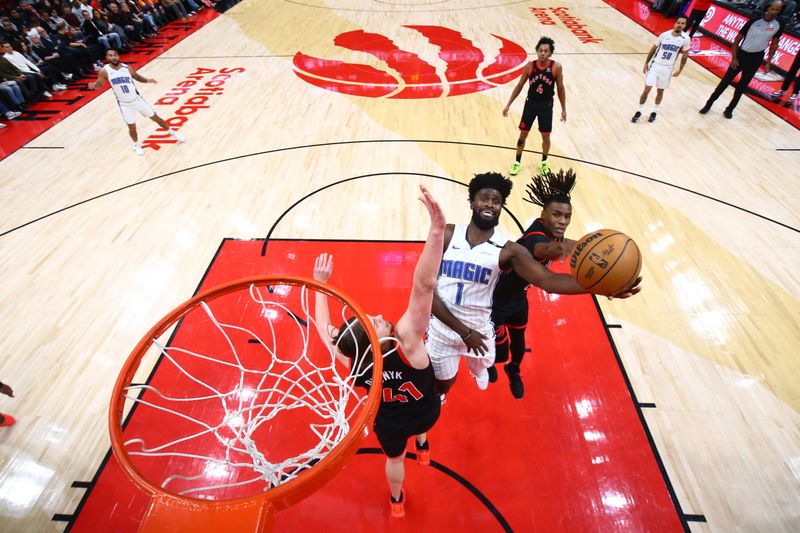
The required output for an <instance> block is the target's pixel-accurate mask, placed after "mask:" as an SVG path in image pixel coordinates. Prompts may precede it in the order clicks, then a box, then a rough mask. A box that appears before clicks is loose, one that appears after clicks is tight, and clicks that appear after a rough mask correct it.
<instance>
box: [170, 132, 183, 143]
mask: <svg viewBox="0 0 800 533" xmlns="http://www.w3.org/2000/svg"><path fill="white" fill-rule="evenodd" d="M167 132H168V133H169V134H170V135H172V138H173V139H175V140H176V141H178V142H179V143H182V142H185V141H186V139H184V138H183V135H181V134H180V133H178V132H177V131H172V130H167Z"/></svg>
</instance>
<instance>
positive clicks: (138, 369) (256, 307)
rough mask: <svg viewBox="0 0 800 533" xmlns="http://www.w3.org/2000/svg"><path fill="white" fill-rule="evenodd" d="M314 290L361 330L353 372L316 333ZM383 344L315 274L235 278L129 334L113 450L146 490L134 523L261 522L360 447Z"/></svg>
mask: <svg viewBox="0 0 800 533" xmlns="http://www.w3.org/2000/svg"><path fill="white" fill-rule="evenodd" d="M317 293H319V294H323V295H325V296H327V297H330V302H331V304H332V305H331V315H332V316H341V318H342V322H344V320H345V318H348V317H350V316H355V318H356V319H357V322H360V323H361V325H362V326H363V327H364V329H365V331H366V332H367V335H368V337H369V342H370V346H369V347H366V346H364V347H359V349H358V350H357V351H358V353H363V354H364V356H362V357H361V358H357V359H355V360H354V361H353V364H352V368H353V370H352V371H348V370H347V369H344V367H343V366H341V365H340V366H339V367H338V368H337V366H336V358H335V354H334V351H333V350H332V349H331V348H329V347H328V346H327V345H325V344H324V343H323V342H321V341H320V340H319V337H318V335H317V331H316V328H315V322H314V319H313V312H310V309H311V307H310V306H309V296H311V297H312V298H313V297H314V296H315V295H316V294H317ZM312 301H313V300H312ZM338 306H341V309H340V310H338V311H339V312H338V313H337V307H338ZM353 323H355V322H353ZM351 327H352V326H351ZM345 334H346V332H345ZM167 336H169V338H168V339H165V337H167ZM370 352H371V353H373V354H377V356H376V357H374V358H373V362H372V363H369V364H368V361H367V360H365V359H364V357H366V354H368V353H370ZM380 353H381V352H380V345H379V340H378V337H377V334H376V333H375V330H374V329H373V326H372V321H371V320H370V319H369V317H368V316H367V315H366V314H365V313H364V312H363V311H362V310H361V308H360V307H359V306H358V305H356V304H354V303H352V301H351V300H350V299H349V298H347V297H346V296H345V295H344V294H342V293H341V292H339V291H337V290H336V289H334V288H332V287H330V286H329V285H327V284H325V283H322V282H319V281H315V280H312V279H307V278H302V277H295V276H260V277H252V278H245V279H241V280H238V281H234V282H231V283H227V284H225V285H221V286H219V287H216V288H214V289H211V290H208V291H205V292H203V293H201V294H199V295H197V296H195V297H194V298H192V299H191V300H189V301H187V302H185V303H183V304H181V305H180V306H178V307H177V308H175V309H174V310H173V311H172V312H170V313H169V314H168V315H167V316H165V317H164V318H162V319H161V320H160V321H159V322H158V323H157V324H156V325H155V326H153V328H152V329H151V330H150V331H149V332H148V333H147V335H145V336H144V337H143V338H142V340H141V341H139V343H138V344H137V345H136V348H135V349H134V350H133V352H132V353H131V355H130V356H129V357H128V359H127V361H126V362H125V365H124V367H123V368H122V371H121V372H120V375H119V378H118V379H117V382H116V384H115V385H114V392H113V395H112V398H111V406H110V411H109V428H110V434H111V447H112V450H113V452H114V456H115V457H116V460H117V462H118V463H119V465H120V466H121V468H122V470H123V472H125V474H126V475H127V476H128V477H129V478H130V479H131V480H132V481H133V482H134V483H135V484H136V485H137V486H138V487H139V488H140V489H141V490H142V491H144V492H145V493H146V494H147V495H148V496H149V497H150V502H149V506H148V509H147V511H146V514H145V517H144V520H143V521H142V523H141V526H140V529H139V531H146V532H156V531H157V532H159V533H161V532H164V531H192V532H204V531H209V532H210V531H221V530H225V531H265V530H268V529H269V528H270V525H271V524H272V521H273V519H274V514H275V513H276V512H277V511H279V510H281V509H283V508H286V507H288V506H290V505H292V504H294V503H296V502H298V501H300V500H301V499H303V498H305V497H306V496H308V495H310V494H311V493H313V492H314V491H315V490H317V489H319V488H320V487H321V486H322V485H323V484H324V483H326V482H327V481H328V480H329V479H330V478H331V477H332V476H333V475H334V474H335V473H336V472H338V470H339V469H341V468H342V466H343V465H344V463H345V462H346V461H347V460H348V459H349V458H350V457H351V456H352V455H353V454H354V453H355V452H356V450H357V449H358V446H359V444H360V442H361V440H362V439H363V438H364V435H365V431H364V428H365V427H366V425H367V423H368V422H369V421H371V420H372V419H373V417H374V416H375V412H376V411H377V408H378V404H379V401H380V392H381V387H380V383H381V369H382V357H380ZM151 368H152V369H157V370H158V371H157V372H156V371H155V370H153V372H152V375H151V379H148V380H146V379H145V376H146V373H149V372H150V370H151ZM370 378H371V383H372V384H373V386H371V387H370V391H369V393H368V394H367V395H364V394H363V393H359V392H358V391H357V390H356V388H355V385H356V380H357V379H358V380H367V379H370ZM145 381H146V383H145ZM134 407H135V408H136V416H135V417H131V420H130V423H129V424H127V425H126V427H125V428H124V431H123V427H122V421H123V418H124V415H125V413H126V410H127V409H133V408H134Z"/></svg>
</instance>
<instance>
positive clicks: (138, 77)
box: [128, 65, 157, 83]
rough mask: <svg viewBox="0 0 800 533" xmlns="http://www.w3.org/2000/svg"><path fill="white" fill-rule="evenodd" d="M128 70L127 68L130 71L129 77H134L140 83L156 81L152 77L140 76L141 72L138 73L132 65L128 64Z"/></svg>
mask: <svg viewBox="0 0 800 533" xmlns="http://www.w3.org/2000/svg"><path fill="white" fill-rule="evenodd" d="M128 70H129V71H130V73H131V78H133V79H135V80H136V81H139V82H141V83H157V82H156V80H154V79H153V78H145V77H144V76H142V75H141V74H139V73H138V72H137V71H136V69H135V68H133V67H132V66H130V65H128Z"/></svg>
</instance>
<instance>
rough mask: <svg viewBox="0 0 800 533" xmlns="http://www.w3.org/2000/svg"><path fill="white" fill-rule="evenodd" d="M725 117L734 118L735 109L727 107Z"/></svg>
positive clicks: (724, 112)
mask: <svg viewBox="0 0 800 533" xmlns="http://www.w3.org/2000/svg"><path fill="white" fill-rule="evenodd" d="M722 114H723V115H724V116H725V118H733V109H728V108H727V107H726V108H725V111H723V112H722Z"/></svg>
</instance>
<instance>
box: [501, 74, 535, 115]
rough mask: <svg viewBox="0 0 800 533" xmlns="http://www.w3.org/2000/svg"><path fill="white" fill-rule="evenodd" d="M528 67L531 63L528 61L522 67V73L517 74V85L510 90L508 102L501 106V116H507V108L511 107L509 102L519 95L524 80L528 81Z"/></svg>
mask: <svg viewBox="0 0 800 533" xmlns="http://www.w3.org/2000/svg"><path fill="white" fill-rule="evenodd" d="M530 69H531V64H530V63H528V64H527V65H525V68H524V69H522V74H520V76H519V81H518V82H517V85H516V86H515V87H514V90H513V91H512V92H511V98H509V99H508V104H506V107H504V108H503V116H504V117H507V116H508V110H509V108H510V107H511V104H513V103H514V100H516V99H517V96H519V93H520V92H521V91H522V88H523V87H524V86H525V82H526V81H528V76H529V75H530V73H531V70H530Z"/></svg>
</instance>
